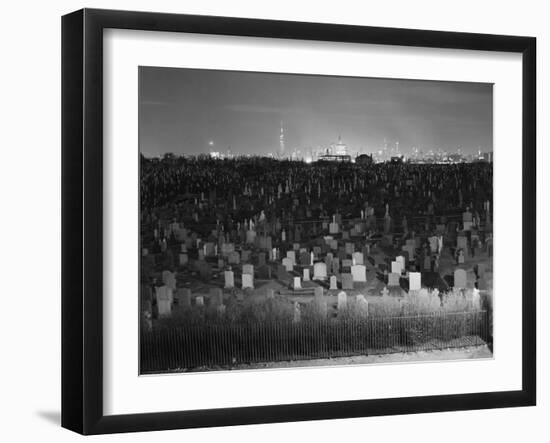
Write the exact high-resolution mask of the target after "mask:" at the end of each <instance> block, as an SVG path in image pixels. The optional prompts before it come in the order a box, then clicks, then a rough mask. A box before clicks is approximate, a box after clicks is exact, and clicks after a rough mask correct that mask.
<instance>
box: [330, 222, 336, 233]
mask: <svg viewBox="0 0 550 443" xmlns="http://www.w3.org/2000/svg"><path fill="white" fill-rule="evenodd" d="M328 232H329V233H330V234H338V223H331V224H330V225H329V227H328Z"/></svg>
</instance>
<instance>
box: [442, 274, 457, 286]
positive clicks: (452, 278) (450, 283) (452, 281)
mask: <svg viewBox="0 0 550 443" xmlns="http://www.w3.org/2000/svg"><path fill="white" fill-rule="evenodd" d="M443 280H444V281H445V283H447V286H449V287H450V288H452V287H454V285H455V276H454V275H452V274H447V275H445V276H444V277H443Z"/></svg>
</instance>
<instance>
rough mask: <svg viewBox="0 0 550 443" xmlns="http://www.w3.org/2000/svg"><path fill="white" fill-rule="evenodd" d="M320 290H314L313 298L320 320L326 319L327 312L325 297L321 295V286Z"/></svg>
mask: <svg viewBox="0 0 550 443" xmlns="http://www.w3.org/2000/svg"><path fill="white" fill-rule="evenodd" d="M320 289H321V292H320V293H318V292H317V291H315V298H314V299H313V302H312V303H314V306H315V312H316V314H317V315H318V317H319V318H320V319H321V320H326V318H327V313H328V306H327V301H326V300H325V297H324V296H323V292H322V291H323V288H320Z"/></svg>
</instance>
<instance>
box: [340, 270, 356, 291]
mask: <svg viewBox="0 0 550 443" xmlns="http://www.w3.org/2000/svg"><path fill="white" fill-rule="evenodd" d="M342 289H353V275H352V274H347V273H346V274H342Z"/></svg>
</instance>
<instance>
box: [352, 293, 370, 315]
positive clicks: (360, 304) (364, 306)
mask: <svg viewBox="0 0 550 443" xmlns="http://www.w3.org/2000/svg"><path fill="white" fill-rule="evenodd" d="M355 307H356V309H357V313H358V314H359V315H360V316H361V317H367V316H368V315H369V302H368V301H367V299H366V298H365V296H364V295H363V294H358V295H356V296H355Z"/></svg>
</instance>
